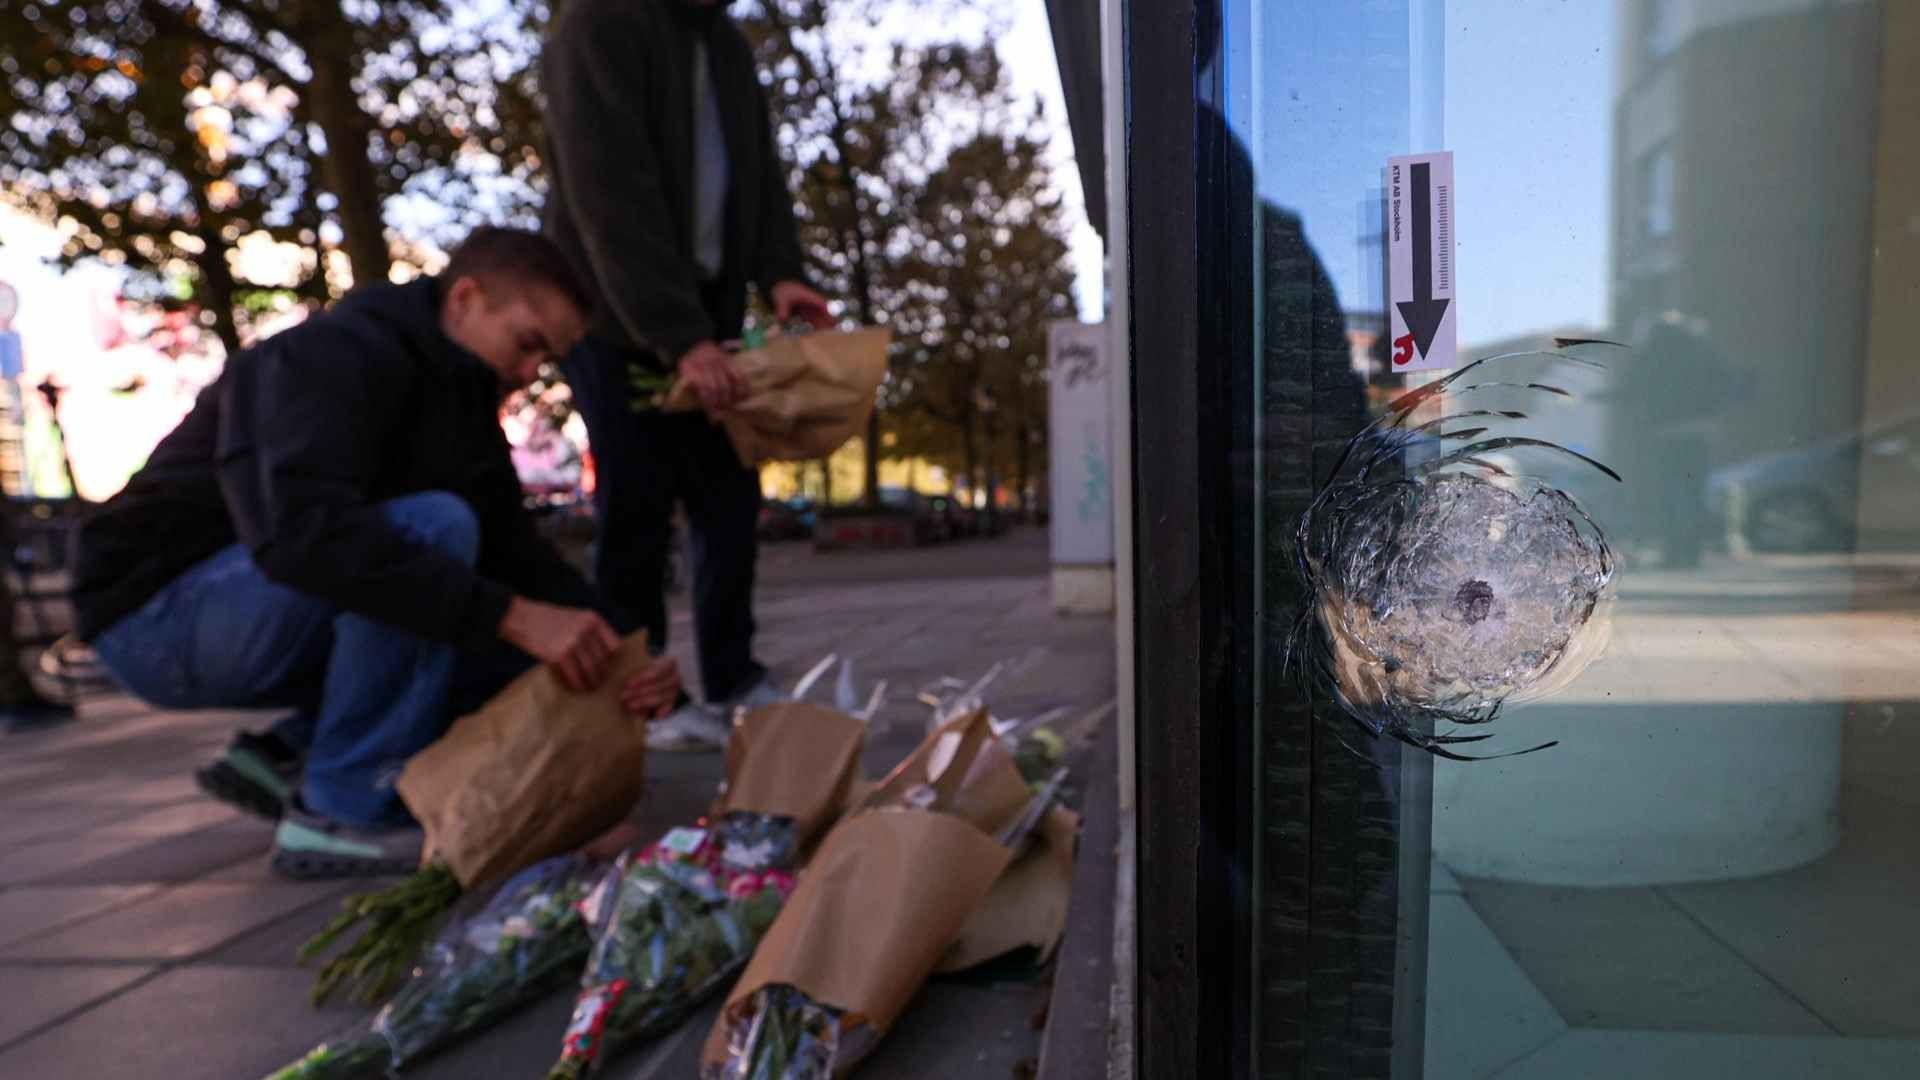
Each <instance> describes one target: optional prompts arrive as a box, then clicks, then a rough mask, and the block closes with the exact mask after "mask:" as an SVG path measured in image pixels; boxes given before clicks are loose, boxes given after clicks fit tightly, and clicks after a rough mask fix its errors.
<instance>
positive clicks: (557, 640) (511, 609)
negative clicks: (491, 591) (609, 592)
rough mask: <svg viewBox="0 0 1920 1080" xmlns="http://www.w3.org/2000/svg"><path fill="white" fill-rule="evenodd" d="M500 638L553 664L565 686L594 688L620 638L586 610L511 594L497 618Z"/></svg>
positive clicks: (579, 688)
mask: <svg viewBox="0 0 1920 1080" xmlns="http://www.w3.org/2000/svg"><path fill="white" fill-rule="evenodd" d="M500 639H501V640H502V641H505V642H507V643H508V644H510V645H514V646H517V647H519V648H520V650H521V651H523V652H525V653H526V654H527V655H529V656H531V657H533V658H534V659H536V660H539V661H542V662H544V663H546V664H548V665H549V666H551V667H552V668H553V672H554V674H555V675H558V676H559V677H560V682H561V683H562V684H563V685H564V686H566V688H567V689H569V690H576V691H583V690H594V689H597V688H598V687H599V686H600V684H601V683H602V682H604V681H605V680H606V677H607V665H608V664H609V663H610V662H611V661H612V660H613V655H614V653H615V652H617V651H619V648H620V638H619V637H618V636H616V635H615V634H614V632H613V627H611V626H608V625H607V621H606V620H605V619H602V618H601V617H600V616H598V615H596V614H594V613H593V612H591V611H585V610H582V609H580V608H565V607H556V606H554V605H552V604H543V603H540V602H539V601H537V600H526V599H522V598H521V597H518V596H516V597H514V598H513V602H512V603H510V604H508V605H507V614H506V617H504V618H502V619H501V620H500Z"/></svg>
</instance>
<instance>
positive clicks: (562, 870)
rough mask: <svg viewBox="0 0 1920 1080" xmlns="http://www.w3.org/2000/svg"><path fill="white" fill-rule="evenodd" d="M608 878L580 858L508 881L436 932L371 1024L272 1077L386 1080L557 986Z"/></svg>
mask: <svg viewBox="0 0 1920 1080" xmlns="http://www.w3.org/2000/svg"><path fill="white" fill-rule="evenodd" d="M605 876H606V867H605V864H604V863H594V862H592V861H590V860H589V859H587V858H586V857H584V856H581V855H562V856H557V857H555V858H552V859H548V860H546V861H544V862H540V863H536V864H534V865H533V866H531V867H528V868H527V869H526V870H524V871H522V872H520V873H519V874H516V875H514V877H513V878H511V879H510V880H508V881H507V882H506V883H505V884H503V885H502V886H501V887H500V889H499V890H498V891H497V892H495V893H494V895H493V896H492V898H491V899H489V900H488V901H487V903H486V904H485V905H484V906H482V907H480V908H479V909H478V910H477V911H475V912H473V913H472V914H470V915H468V916H466V917H465V918H461V919H456V920H454V921H453V922H452V923H450V924H449V925H448V926H447V927H446V929H445V930H443V931H442V932H441V933H440V935H439V936H438V937H437V938H436V939H435V940H434V943H433V945H432V946H431V947H430V948H429V949H428V950H427V953H426V956H425V957H424V959H423V960H422V962H421V964H420V966H419V968H418V969H417V970H416V971H415V972H414V973H413V975H412V977H411V978H409V979H408V980H407V982H406V983H405V984H404V985H403V986H402V987H401V988H400V991H399V993H397V994H395V995H394V997H393V1000H392V1001H390V1002H388V1004H387V1006H386V1007H385V1008H383V1009H381V1010H380V1012H379V1013H378V1014H377V1015H376V1016H375V1017H374V1018H373V1021H372V1023H371V1024H364V1025H360V1026H359V1027H358V1028H357V1030H356V1031H354V1032H353V1033H351V1034H348V1035H346V1036H344V1037H341V1038H337V1039H330V1040H328V1041H327V1042H325V1043H322V1044H321V1045H319V1046H317V1047H315V1048H314V1049H313V1051H312V1052H311V1053H309V1054H307V1056H305V1057H303V1058H301V1059H300V1060H299V1061H296V1062H294V1063H293V1064H291V1065H288V1066H286V1067H285V1068H283V1069H281V1070H279V1071H278V1072H275V1073H273V1074H272V1075H271V1076H270V1077H268V1080H351V1078H354V1077H370V1076H384V1075H386V1074H387V1073H388V1072H390V1071H394V1070H398V1069H401V1068H404V1067H406V1066H407V1065H409V1064H412V1063H413V1062H415V1061H417V1060H419V1059H420V1058H422V1057H424V1056H426V1055H427V1054H429V1053H431V1052H432V1051H434V1050H436V1049H438V1048H440V1047H442V1046H445V1045H446V1044H448V1043H450V1042H452V1041H454V1040H455V1039H458V1038H459V1037H461V1036H463V1035H465V1034H467V1033H468V1032H471V1031H474V1030H476V1029H478V1028H481V1027H485V1026H487V1025H490V1024H492V1023H494V1022H496V1021H498V1020H500V1019H501V1018H503V1017H505V1016H507V1015H508V1014H510V1013H512V1012H514V1011H516V1010H517V1009H519V1008H520V1007H521V1006H523V1005H525V1004H527V1003H529V1002H531V1001H533V1000H535V999H537V998H539V997H540V996H542V995H543V994H545V993H547V992H549V991H551V990H553V989H555V988H557V987H559V986H561V985H563V984H564V983H565V982H566V981H567V980H568V979H571V978H572V977H573V976H574V973H575V972H577V971H579V970H580V964H581V963H582V962H583V961H584V960H585V959H586V956H587V951H588V949H589V948H590V947H591V946H592V944H593V941H592V938H591V937H590V936H589V935H588V933H587V928H586V925H585V923H584V921H583V920H582V918H581V915H580V910H579V905H580V902H581V900H582V899H583V898H584V897H586V895H587V894H588V891H589V889H590V888H591V887H592V885H593V883H594V882H595V881H596V880H598V879H601V878H604V877H605Z"/></svg>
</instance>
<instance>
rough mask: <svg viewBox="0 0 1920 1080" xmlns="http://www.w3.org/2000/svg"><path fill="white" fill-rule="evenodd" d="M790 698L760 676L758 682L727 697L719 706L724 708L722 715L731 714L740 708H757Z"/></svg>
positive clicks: (768, 680)
mask: <svg viewBox="0 0 1920 1080" xmlns="http://www.w3.org/2000/svg"><path fill="white" fill-rule="evenodd" d="M790 700H792V699H791V698H789V697H788V696H787V695H785V694H783V693H781V692H780V691H778V690H776V689H774V688H773V682H772V681H771V680H770V679H767V678H766V677H765V676H762V677H761V679H760V681H759V682H757V683H754V684H753V685H752V686H750V687H748V688H747V689H746V690H744V691H742V692H741V693H738V694H735V695H733V696H732V697H730V698H728V699H727V700H726V702H725V703H724V704H723V705H721V708H722V709H723V710H724V715H727V716H732V715H733V714H734V713H736V712H738V711H740V710H741V709H757V708H759V707H760V706H762V705H772V704H775V703H777V702H781V701H790Z"/></svg>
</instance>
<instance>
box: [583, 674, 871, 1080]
mask: <svg viewBox="0 0 1920 1080" xmlns="http://www.w3.org/2000/svg"><path fill="white" fill-rule="evenodd" d="M804 682H805V680H803V683H804ZM840 697H841V698H842V700H847V699H849V695H848V694H842V695H840ZM878 705H879V695H878V694H877V693H876V695H875V696H874V698H873V699H872V700H871V701H870V703H869V706H868V708H867V710H865V712H864V713H863V714H862V715H858V716H855V715H849V714H847V713H843V712H838V711H835V710H832V709H826V708H822V707H819V706H814V705H808V704H804V703H800V702H787V703H782V704H778V705H770V706H766V707H763V708H760V709H755V710H753V711H751V712H747V713H743V714H742V715H741V716H739V717H738V718H736V720H735V724H734V730H733V733H732V736H731V738H730V739H729V741H728V746H727V781H726V786H725V791H724V794H723V795H722V796H721V798H720V801H719V803H718V804H717V805H716V806H715V808H714V814H713V817H712V820H711V824H710V825H708V826H705V827H695V828H678V829H673V830H671V831H669V832H668V833H667V834H666V836H664V837H663V838H661V839H660V840H659V841H658V842H657V843H654V844H651V845H648V846H647V847H645V848H642V849H639V850H637V851H631V852H628V853H625V854H623V855H622V856H621V857H620V858H619V860H618V861H617V862H616V870H615V873H614V874H612V875H610V876H609V877H608V879H607V880H606V882H605V883H604V884H603V885H602V886H601V887H600V888H598V889H596V890H595V891H594V893H593V894H592V895H591V896H590V897H588V898H587V900H586V901H585V902H584V903H583V904H582V909H583V912H584V914H585V918H586V922H587V925H588V927H589V929H590V932H591V935H592V938H593V950H592V954H591V956H590V958H589V960H588V962H587V967H586V971H585V973H584V974H583V975H582V976H581V980H580V981H581V991H580V997H579V999H578V1001H577V1002H576V1004H575V1007H574V1014H573V1019H572V1021H571V1022H570V1023H569V1025H568V1029H567V1032H566V1035H565V1038H564V1040H563V1042H562V1045H561V1052H560V1057H559V1060H558V1061H557V1062H556V1063H555V1065H554V1067H553V1069H552V1071H551V1072H550V1073H549V1074H548V1075H549V1076H550V1077H551V1078H553V1080H572V1078H576V1077H582V1076H585V1075H587V1074H589V1073H590V1072H591V1071H592V1070H593V1069H594V1068H596V1067H597V1066H598V1064H599V1063H600V1062H602V1061H604V1060H606V1059H607V1058H608V1057H610V1056H611V1055H612V1054H614V1053H616V1052H618V1051H619V1050H620V1049H621V1048H622V1047H623V1046H625V1045H628V1044H631V1043H633V1042H637V1041H639V1040H641V1039H645V1038H648V1037H651V1036H654V1035H657V1034H660V1033H661V1032H663V1031H664V1030H665V1029H666V1028H668V1027H669V1026H671V1025H672V1024H675V1023H677V1022H678V1021H679V1020H681V1019H682V1018H683V1017H684V1016H685V1015H686V1013H687V1012H688V1011H690V1010H692V1009H693V1008H695V1007H697V1006H698V1005H700V1004H701V1003H702V1002H703V1001H705V1000H706V999H707V998H708V997H710V996H712V995H713V994H715V993H718V992H720V991H721V990H723V989H724V988H725V987H726V986H727V984H728V983H730V982H731V981H732V980H733V978H734V977H735V976H736V975H738V974H739V973H740V970H741V969H742V968H743V967H744V966H745V965H746V962H747V960H748V958H749V957H751V956H752V955H753V952H754V949H755V947H756V946H757V945H758V944H759V943H760V939H761V937H762V936H763V935H765V933H766V931H767V929H768V927H769V926H771V925H772V923H773V920H774V917H775V916H776V915H778V914H779V912H780V908H781V905H782V904H783V903H784V902H785V901H786V899H787V897H788V896H789V895H790V894H791V893H792V892H793V889H794V877H793V875H794V871H795V870H796V868H797V867H798V866H799V864H800V861H801V858H802V855H803V854H804V852H805V851H806V848H807V845H808V843H809V842H810V841H811V840H813V839H814V838H815V837H817V836H818V835H820V834H821V833H822V832H824V831H825V830H826V829H827V828H828V827H829V826H830V825H832V824H833V822H834V821H835V820H837V819H838V818H839V816H840V813H841V811H842V810H843V809H844V808H845V806H846V804H847V801H848V799H849V797H850V796H851V794H852V793H853V791H854V781H855V780H856V779H857V778H858V775H859V762H860V751H861V748H862V746H863V744H864V742H865V739H866V733H867V729H866V717H867V716H870V715H871V713H872V712H873V711H874V710H875V709H877V708H878Z"/></svg>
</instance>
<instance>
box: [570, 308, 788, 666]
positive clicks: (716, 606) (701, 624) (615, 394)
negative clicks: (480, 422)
mask: <svg viewBox="0 0 1920 1080" xmlns="http://www.w3.org/2000/svg"><path fill="white" fill-rule="evenodd" d="M630 361H631V362H634V363H639V362H641V354H639V353H636V352H633V351H631V350H628V349H623V348H620V347H619V346H616V345H612V344H609V343H608V342H605V341H601V340H598V339H595V338H591V337H589V338H587V339H586V340H584V341H582V342H581V343H580V345H579V346H578V347H577V348H575V349H574V350H573V352H572V353H571V354H570V355H569V356H568V357H567V359H566V361H565V362H564V363H563V364H562V365H561V367H562V370H563V371H564V372H565V374H566V377H567V384H568V386H569V387H570V388H571V389H572V391H573V401H574V406H575V407H576V408H578V409H579V410H580V414H581V417H582V418H583V419H585V420H586V423H587V438H588V440H589V441H590V442H591V443H592V446H593V465H594V477H595V487H594V492H593V509H594V514H595V516H596V517H598V519H599V524H600V541H599V544H598V550H597V554H596V555H595V558H594V576H595V579H596V582H597V584H598V585H599V587H600V590H601V592H602V593H604V594H605V595H606V597H607V599H608V600H611V601H612V602H613V603H615V604H617V605H619V606H620V607H622V608H624V609H626V611H627V612H629V613H630V614H631V615H632V616H633V618H634V619H635V620H636V621H637V622H638V623H639V624H640V625H641V626H644V627H646V630H647V640H648V641H649V642H650V643H652V644H653V645H654V647H655V648H662V647H664V646H665V645H666V642H667V605H666V593H665V584H666V581H665V579H666V569H667V552H668V547H669V545H670V544H671V543H672V542H673V506H674V503H675V502H676V501H678V502H679V503H680V504H681V505H682V506H683V507H685V509H686V513H687V525H688V527H689V532H690V535H689V537H688V539H689V541H690V548H691V550H690V552H689V554H690V555H691V556H692V562H693V566H692V570H693V623H694V637H695V644H696V645H697V646H698V648H699V654H700V678H701V684H702V688H703V689H704V690H705V692H706V698H707V700H708V701H721V700H724V699H726V698H728V697H732V696H733V695H735V694H738V693H741V692H743V691H745V690H748V689H750V688H751V687H752V686H753V684H754V683H755V682H757V681H758V680H760V679H761V678H763V677H764V676H765V675H766V669H765V668H763V667H761V666H760V664H759V663H757V662H756V661H755V660H754V658H753V572H754V562H755V560H756V559H757V558H758V556H759V543H758V538H757V537H756V535H755V532H754V530H755V527H756V526H757V524H758V522H759V517H760V477H759V474H758V473H756V472H755V471H754V470H752V469H749V468H746V467H745V466H743V465H741V464H740V459H739V458H738V457H737V456H736V455H735V454H734V452H733V444H732V443H730V442H728V440H727V435H726V431H725V430H724V429H722V428H721V427H720V426H718V425H716V424H713V423H710V422H709V421H708V420H707V418H706V415H705V414H703V413H698V412H693V413H671V414H667V413H660V412H656V411H651V410H648V411H636V410H635V409H634V407H633V405H634V403H633V391H632V388H631V382H630V379H629V376H628V374H627V369H628V364H629V362H630Z"/></svg>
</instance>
